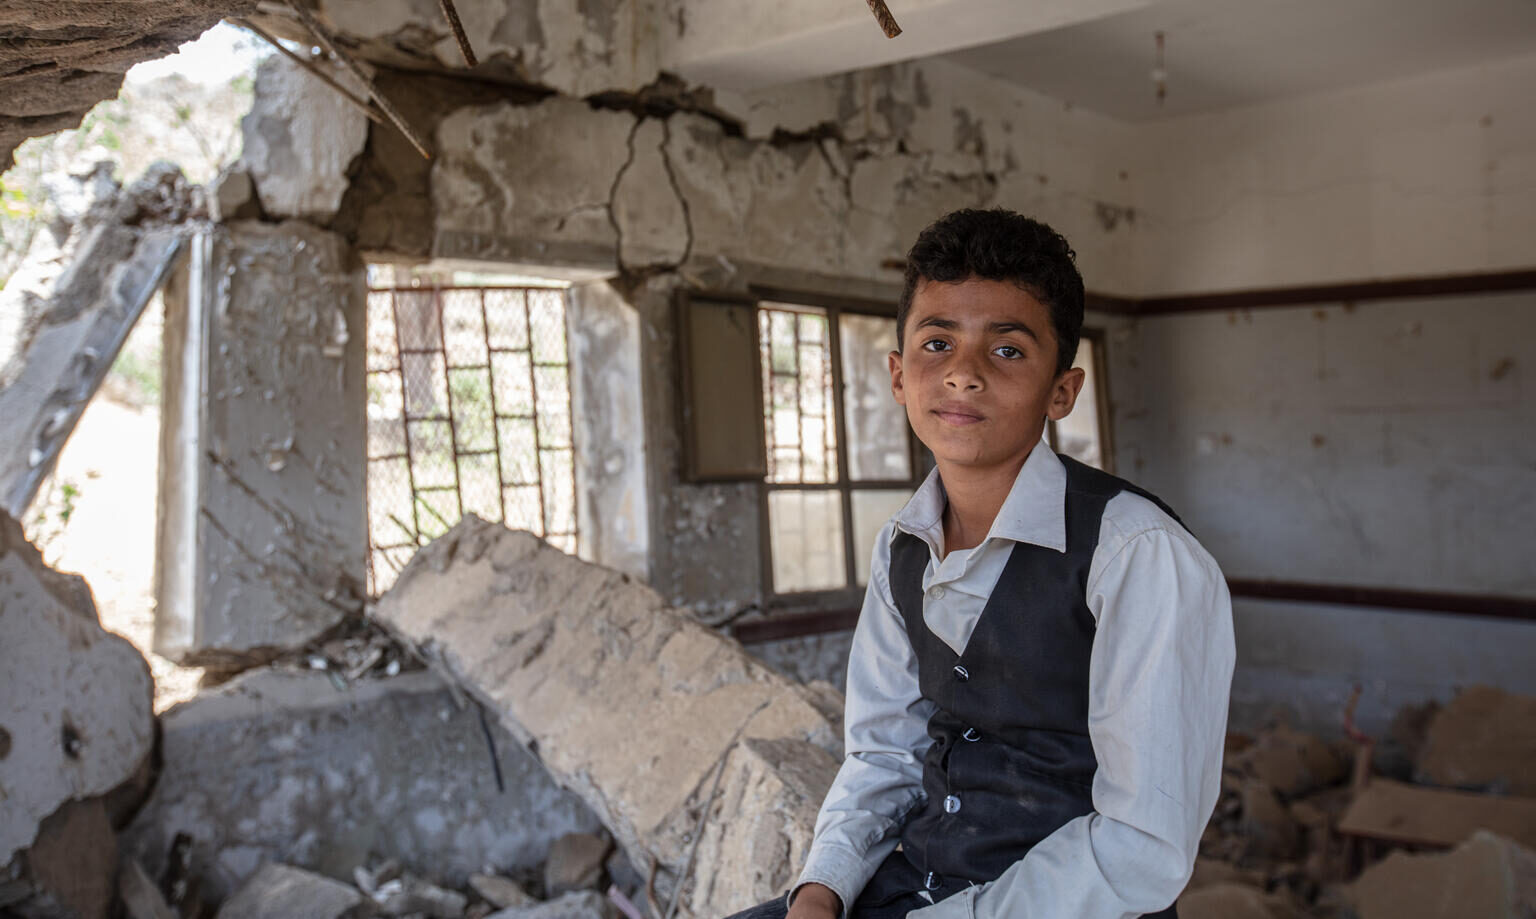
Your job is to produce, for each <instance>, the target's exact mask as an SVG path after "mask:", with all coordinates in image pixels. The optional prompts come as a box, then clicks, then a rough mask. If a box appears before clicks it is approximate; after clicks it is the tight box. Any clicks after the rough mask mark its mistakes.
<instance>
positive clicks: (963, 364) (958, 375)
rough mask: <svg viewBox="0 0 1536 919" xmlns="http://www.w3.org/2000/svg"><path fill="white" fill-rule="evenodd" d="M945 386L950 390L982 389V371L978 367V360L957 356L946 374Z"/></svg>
mask: <svg viewBox="0 0 1536 919" xmlns="http://www.w3.org/2000/svg"><path fill="white" fill-rule="evenodd" d="M944 385H946V386H948V387H949V388H950V389H959V390H976V389H981V388H982V374H981V369H980V368H979V367H977V366H976V359H975V358H973V357H966V356H963V355H956V356H955V360H954V362H953V363H951V364H950V365H949V369H948V370H947V371H946V372H945V374H944Z"/></svg>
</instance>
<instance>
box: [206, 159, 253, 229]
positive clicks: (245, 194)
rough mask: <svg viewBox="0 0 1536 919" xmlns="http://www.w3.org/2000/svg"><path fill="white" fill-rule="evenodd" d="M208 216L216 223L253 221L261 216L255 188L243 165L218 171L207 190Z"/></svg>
mask: <svg viewBox="0 0 1536 919" xmlns="http://www.w3.org/2000/svg"><path fill="white" fill-rule="evenodd" d="M208 216H210V217H212V218H213V219H214V221H216V222H218V223H227V222H229V221H231V220H254V219H256V218H258V217H260V216H261V205H260V204H259V203H258V202H257V200H256V186H255V185H254V184H253V183H252V182H251V172H250V170H249V169H248V168H246V166H245V164H244V163H234V164H232V165H229V166H225V167H224V168H223V169H221V170H219V174H218V176H217V177H215V178H214V180H213V184H212V185H210V186H209V189H208Z"/></svg>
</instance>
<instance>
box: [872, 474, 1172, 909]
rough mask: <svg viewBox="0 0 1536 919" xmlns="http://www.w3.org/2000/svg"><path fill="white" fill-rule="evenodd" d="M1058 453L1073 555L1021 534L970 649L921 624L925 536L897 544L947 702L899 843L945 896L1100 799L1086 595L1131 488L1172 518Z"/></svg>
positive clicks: (982, 878)
mask: <svg viewBox="0 0 1536 919" xmlns="http://www.w3.org/2000/svg"><path fill="white" fill-rule="evenodd" d="M1061 462H1062V464H1063V465H1064V466H1066V470H1067V488H1066V528H1067V534H1066V535H1067V551H1066V553H1065V554H1063V553H1060V552H1057V551H1056V550H1055V549H1050V548H1046V547H1043V546H1036V545H1031V544H1029V543H1019V544H1017V545H1016V546H1015V547H1014V549H1013V554H1012V555H1011V556H1009V559H1008V563H1007V566H1006V567H1005V568H1004V569H1003V573H1002V575H1001V576H1000V577H999V578H998V581H997V585H996V586H995V587H994V588H993V590H992V594H991V597H990V598H989V599H988V601H987V605H986V607H985V608H984V609H983V611H982V614H981V618H980V619H979V620H977V622H976V627H975V631H973V632H972V634H971V638H970V641H969V642H968V643H967V644H966V647H965V653H963V654H960V655H956V654H955V652H954V651H953V650H951V649H950V647H949V646H948V645H946V644H945V643H944V642H943V640H941V639H940V638H939V637H938V636H936V635H934V634H933V633H932V632H930V631H929V630H928V626H927V624H926V623H924V621H923V572H924V570H925V569H926V568H927V565H928V556H929V553H928V546H927V545H926V544H925V543H924V542H923V541H922V540H920V539H918V538H917V537H915V536H912V535H910V534H908V533H903V532H900V531H898V532H897V534H896V537H895V538H894V539H893V540H892V542H891V566H890V583H891V594H892V596H893V598H894V599H895V601H896V608H897V609H898V610H899V611H900V613H901V616H902V619H903V620H904V621H905V623H906V627H907V635H908V637H909V638H910V640H911V642H912V649H913V651H914V652H915V653H916V656H917V662H918V683H919V687H920V689H921V692H922V694H923V697H924V698H926V699H930V700H932V701H933V702H934V703H936V704H937V706H938V710H937V711H936V712H935V713H934V715H933V717H932V718H931V719H929V722H928V734H929V736H931V737H932V738H933V746H931V747H930V748H929V749H928V755H927V758H926V760H925V761H924V764H923V791H924V793H925V794H926V796H927V800H926V802H925V803H924V805H923V808H922V809H921V811H919V812H918V813H917V814H916V816H914V817H913V818H912V819H911V820H909V821H908V822H907V825H906V827H905V828H904V830H903V832H902V836H901V843H902V850H903V852H904V853H905V855H906V857H907V859H908V860H909V861H910V862H911V863H912V864H913V865H914V866H916V867H917V868H918V870H920V871H921V872H923V873H924V875H925V886H927V887H928V888H929V889H930V890H933V891H934V892H935V896H936V897H937V896H942V895H948V894H949V893H952V892H953V891H954V890H956V889H959V888H962V887H964V886H965V885H966V883H967V882H972V881H974V882H976V883H984V882H986V881H990V880H993V879H994V878H996V877H997V876H998V875H1000V874H1002V873H1003V871H1004V870H1005V869H1007V868H1008V866H1010V865H1012V864H1013V863H1014V862H1016V861H1018V860H1019V859H1021V858H1023V857H1024V855H1025V853H1027V852H1028V851H1029V850H1030V849H1031V848H1032V847H1033V846H1034V845H1035V844H1036V843H1038V842H1039V841H1040V840H1042V839H1044V838H1045V837H1047V836H1049V835H1050V834H1052V833H1054V832H1055V831H1056V830H1057V829H1058V828H1060V827H1061V826H1062V825H1063V824H1066V823H1067V822H1068V821H1071V820H1073V819H1075V818H1077V817H1080V816H1083V815H1084V814H1087V813H1089V812H1091V811H1092V810H1093V798H1092V785H1093V775H1094V772H1095V771H1096V770H1097V769H1098V760H1097V759H1096V758H1095V756H1094V753H1093V744H1092V742H1091V741H1090V740H1089V737H1088V659H1089V656H1090V654H1091V653H1092V651H1093V637H1094V631H1095V624H1094V618H1093V614H1092V613H1091V612H1089V610H1088V604H1087V598H1086V594H1087V583H1088V567H1089V565H1090V564H1091V563H1092V561H1093V553H1094V549H1095V548H1096V547H1097V546H1098V542H1099V522H1100V519H1101V518H1102V516H1103V514H1104V506H1105V505H1106V504H1107V503H1109V500H1110V499H1111V498H1113V497H1114V496H1115V495H1118V494H1119V493H1120V492H1122V491H1131V492H1134V493H1136V494H1138V495H1141V496H1143V497H1145V498H1147V499H1149V500H1151V501H1153V502H1155V503H1156V504H1157V505H1158V506H1159V507H1161V508H1162V509H1163V510H1165V511H1167V512H1168V514H1169V515H1170V516H1174V515H1173V512H1172V511H1171V510H1169V509H1168V507H1167V505H1165V504H1163V503H1162V501H1160V500H1158V499H1157V498H1156V497H1154V496H1152V495H1150V494H1148V493H1147V492H1145V491H1142V490H1141V489H1139V488H1137V487H1136V486H1134V485H1132V484H1130V483H1129V482H1126V481H1124V480H1122V479H1118V478H1116V477H1114V476H1112V475H1109V474H1108V473H1105V472H1100V471H1099V470H1097V469H1094V468H1092V467H1091V466H1085V465H1083V464H1082V463H1079V462H1076V461H1075V460H1073V459H1071V458H1069V457H1065V456H1064V457H1061ZM1174 519H1175V520H1177V519H1178V518H1177V516H1174ZM1159 915H1164V914H1159ZM1166 915H1172V912H1171V911H1170V912H1168V913H1167V914H1166Z"/></svg>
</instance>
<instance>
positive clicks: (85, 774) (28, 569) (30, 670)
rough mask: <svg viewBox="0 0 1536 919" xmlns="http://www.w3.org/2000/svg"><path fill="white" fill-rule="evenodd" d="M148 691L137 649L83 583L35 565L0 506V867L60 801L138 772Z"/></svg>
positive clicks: (90, 794)
mask: <svg viewBox="0 0 1536 919" xmlns="http://www.w3.org/2000/svg"><path fill="white" fill-rule="evenodd" d="M153 693H154V688H153V684H152V681H151V679H150V675H149V665H148V663H146V662H145V660H144V658H143V656H142V655H141V654H139V652H138V650H137V649H135V648H134V647H133V645H131V644H129V643H128V642H127V641H126V640H124V639H123V638H121V637H119V636H117V635H114V634H112V633H110V632H106V631H104V630H103V629H102V628H101V626H100V625H99V624H98V623H97V621H96V608H95V604H94V603H93V602H92V601H91V593H90V588H89V587H87V586H86V584H85V581H84V580H83V579H81V578H79V577H77V576H73V575H65V574H60V573H58V572H56V571H53V570H52V569H50V568H49V567H48V566H47V565H45V564H43V559H42V555H41V554H40V553H39V552H38V551H37V549H35V548H33V547H32V545H31V544H29V543H28V542H27V541H26V538H25V537H24V536H23V535H22V530H21V525H20V524H19V523H17V522H16V521H14V520H12V519H11V518H10V517H8V516H6V514H5V513H4V512H0V802H4V808H5V819H3V820H0V865H4V864H5V863H7V862H9V861H10V860H11V858H12V856H13V855H15V853H16V852H17V851H19V850H21V849H24V848H26V847H27V846H29V845H31V844H32V843H33V840H34V839H35V838H36V837H37V833H38V825H39V823H41V822H42V821H43V819H44V818H46V817H48V816H49V815H50V814H53V813H54V812H55V811H57V810H58V809H59V807H60V805H62V804H64V803H65V802H67V801H70V800H75V799H88V798H95V797H99V796H102V795H105V794H107V793H108V792H110V791H112V790H113V789H115V788H117V787H118V786H120V785H122V784H123V783H124V782H126V781H127V780H129V779H130V778H132V777H133V776H134V775H135V774H136V773H137V772H138V769H139V767H140V765H141V764H142V763H143V762H144V760H145V758H146V757H147V756H148V755H149V752H150V746H151V744H152V742H153V737H154V716H153V712H152V700H153ZM102 814H103V816H102V818H101V822H103V823H105V822H106V817H105V810H103V811H102ZM114 865H115V861H114Z"/></svg>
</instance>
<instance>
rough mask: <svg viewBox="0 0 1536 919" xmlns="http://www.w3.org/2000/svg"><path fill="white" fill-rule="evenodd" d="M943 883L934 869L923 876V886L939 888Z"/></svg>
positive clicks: (932, 888)
mask: <svg viewBox="0 0 1536 919" xmlns="http://www.w3.org/2000/svg"><path fill="white" fill-rule="evenodd" d="M941 883H943V882H942V881H940V880H939V876H938V874H937V873H936V872H933V871H930V872H928V876H927V877H925V878H923V886H924V887H926V888H928V889H929V890H938V889H939V885H940V884H941Z"/></svg>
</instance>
